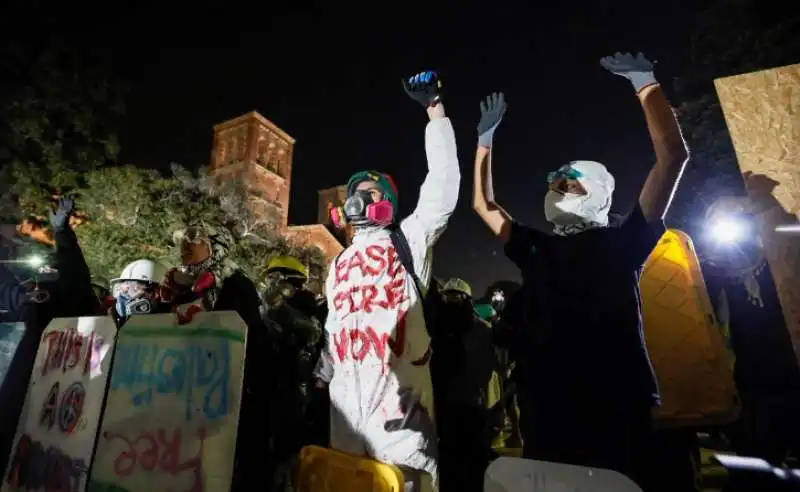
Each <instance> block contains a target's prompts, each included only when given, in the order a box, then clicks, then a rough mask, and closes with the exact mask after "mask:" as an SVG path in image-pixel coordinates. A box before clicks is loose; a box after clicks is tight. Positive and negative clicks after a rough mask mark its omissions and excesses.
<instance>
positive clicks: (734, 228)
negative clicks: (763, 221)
mask: <svg viewBox="0 0 800 492" xmlns="http://www.w3.org/2000/svg"><path fill="white" fill-rule="evenodd" d="M745 232H746V228H745V226H744V224H742V223H741V222H739V221H736V220H732V219H722V220H718V221H717V222H715V223H714V225H712V226H711V237H713V238H714V240H715V241H717V242H720V243H725V244H732V243H735V242H737V241H739V240H741V239H742V238H743V237H744V235H745Z"/></svg>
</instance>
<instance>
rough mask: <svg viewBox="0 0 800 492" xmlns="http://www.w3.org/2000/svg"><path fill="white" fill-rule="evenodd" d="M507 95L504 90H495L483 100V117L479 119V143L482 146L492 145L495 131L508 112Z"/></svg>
mask: <svg viewBox="0 0 800 492" xmlns="http://www.w3.org/2000/svg"><path fill="white" fill-rule="evenodd" d="M506 109H508V106H507V105H506V96H505V95H504V94H503V93H502V92H495V93H492V94H490V95H488V96H486V100H484V101H481V119H480V121H478V145H480V146H481V147H491V146H492V138H493V137H494V131H495V130H496V129H497V127H498V125H500V122H501V121H503V115H505V114H506Z"/></svg>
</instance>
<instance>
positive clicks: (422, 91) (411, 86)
mask: <svg viewBox="0 0 800 492" xmlns="http://www.w3.org/2000/svg"><path fill="white" fill-rule="evenodd" d="M403 89H405V91H406V94H408V97H410V98H411V99H413V100H415V101H417V102H418V103H420V104H422V106H423V107H424V108H428V107H430V106H436V105H437V104H438V103H439V102H440V101H441V99H442V97H441V94H440V92H441V90H442V81H441V80H440V79H439V74H437V73H436V72H431V71H428V72H420V73H418V74H416V75H414V76H413V77H410V78H409V79H408V80H403Z"/></svg>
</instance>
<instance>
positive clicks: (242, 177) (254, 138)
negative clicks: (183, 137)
mask: <svg viewBox="0 0 800 492" xmlns="http://www.w3.org/2000/svg"><path fill="white" fill-rule="evenodd" d="M294 143H295V140H294V139H293V138H292V137H290V136H289V135H288V134H286V132H284V131H283V130H281V129H280V128H278V126H277V125H275V124H274V123H272V122H271V121H269V120H268V119H266V118H264V117H263V116H261V115H260V114H258V113H257V112H255V111H251V112H249V113H247V114H245V115H242V116H239V117H238V118H234V119H232V120H229V121H226V122H224V123H220V124H219V125H215V126H214V143H213V145H212V148H211V169H210V170H209V173H210V174H211V175H212V176H214V178H215V180H216V182H217V183H223V182H227V181H230V180H234V181H237V182H239V183H242V184H243V185H244V187H245V189H246V191H247V194H248V200H249V202H250V206H251V207H252V210H253V211H254V212H256V213H258V214H263V215H265V216H267V217H269V218H270V219H272V218H274V219H275V221H276V222H277V224H276V225H277V226H278V230H279V232H280V233H281V234H282V235H283V236H284V237H286V238H287V239H290V240H291V241H293V242H295V243H296V244H302V245H305V246H316V247H318V248H319V249H320V250H321V251H322V253H323V254H324V255H325V257H326V258H327V259H328V261H331V260H333V259H334V258H335V257H336V256H337V255H338V254H339V253H340V252H341V251H342V249H343V247H342V244H344V239H345V238H346V236H345V235H343V234H342V235H338V236H336V235H334V232H337V233H338V231H335V230H334V229H333V228H332V227H330V225H329V224H330V219H329V218H328V214H327V209H326V212H325V214H324V218H323V216H322V215H320V221H319V223H317V224H308V225H293V226H290V225H289V223H288V222H289V190H290V188H291V184H292V156H293V153H294ZM340 188H342V193H344V190H343V188H344V187H340ZM332 189H333V190H336V189H337V188H332ZM329 191H330V190H322V191H321V192H320V204H321V205H320V207H322V206H323V205H322V204H327V201H329V200H330V199H333V202H332V203H336V204H337V205H340V204H341V203H343V202H344V198H342V199H341V200H339V199H338V195H337V196H336V197H334V196H333V195H331V198H330V199H329V198H328V195H324V196H325V201H323V194H325V193H327V192H329ZM342 196H344V195H342ZM340 202H341V203H340Z"/></svg>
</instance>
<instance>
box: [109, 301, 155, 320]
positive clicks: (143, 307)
mask: <svg viewBox="0 0 800 492" xmlns="http://www.w3.org/2000/svg"><path fill="white" fill-rule="evenodd" d="M116 308H117V314H119V315H120V316H122V317H124V318H127V317H128V316H133V315H139V314H150V313H152V312H153V301H152V300H151V299H148V298H146V297H139V298H137V299H131V298H129V297H128V296H125V295H121V296H119V297H117V302H116Z"/></svg>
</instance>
